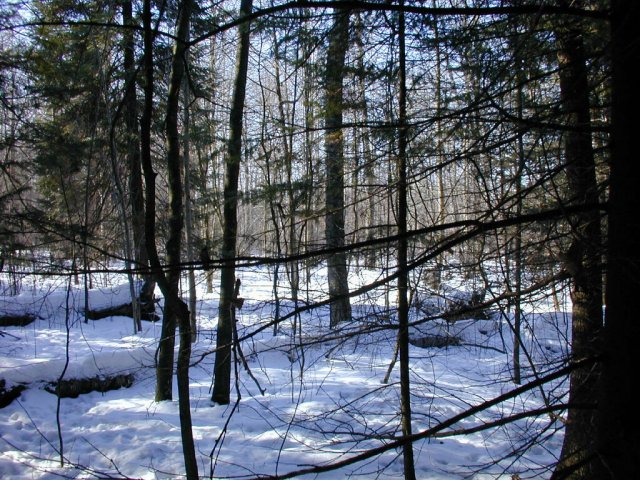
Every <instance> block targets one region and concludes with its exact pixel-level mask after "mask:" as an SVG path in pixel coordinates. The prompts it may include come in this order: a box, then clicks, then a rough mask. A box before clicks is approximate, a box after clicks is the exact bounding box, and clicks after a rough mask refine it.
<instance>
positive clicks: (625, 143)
mask: <svg viewBox="0 0 640 480" xmlns="http://www.w3.org/2000/svg"><path fill="white" fill-rule="evenodd" d="M638 25H640V2H630V1H623V0H614V1H613V2H612V22H611V31H612V45H613V68H612V72H613V82H612V89H613V99H612V100H613V101H612V105H613V108H612V130H611V142H612V146H613V147H612V151H611V176H610V184H609V188H610V194H609V216H608V226H609V231H608V257H607V288H606V305H607V311H606V322H605V331H604V362H603V368H602V382H601V392H600V396H599V404H598V405H599V407H598V417H599V418H598V434H597V439H598V447H599V448H598V458H599V459H600V460H601V463H600V464H599V466H600V467H601V469H600V470H599V471H597V472H596V473H597V475H596V476H594V477H592V478H598V479H606V478H611V479H627V478H637V475H638V452H640V436H639V435H638V432H639V431H640V421H639V420H638V415H637V408H638V406H637V403H638V397H637V393H636V389H637V381H636V380H635V375H637V372H638V371H640V356H639V355H638V338H640V322H638V305H637V303H636V301H635V299H636V298H637V296H638V292H639V291H640V241H639V239H640V222H638V212H639V211H640V188H639V187H640V176H639V175H638V164H639V162H638V122H637V120H634V119H635V118H636V117H637V116H638V112H639V111H640V90H639V89H638V75H637V73H635V71H634V69H633V68H631V66H632V65H638V64H640V43H639V42H638Z"/></svg>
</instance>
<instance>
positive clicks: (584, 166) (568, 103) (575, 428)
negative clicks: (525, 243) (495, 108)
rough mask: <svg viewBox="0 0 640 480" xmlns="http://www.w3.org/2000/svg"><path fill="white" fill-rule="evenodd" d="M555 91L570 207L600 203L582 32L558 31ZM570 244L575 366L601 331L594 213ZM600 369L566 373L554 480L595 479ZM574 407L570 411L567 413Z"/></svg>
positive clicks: (582, 220) (581, 218) (578, 219)
mask: <svg viewBox="0 0 640 480" xmlns="http://www.w3.org/2000/svg"><path fill="white" fill-rule="evenodd" d="M558 44H559V53H558V56H559V66H560V91H561V93H560V94H561V101H562V107H563V111H564V114H565V115H566V117H567V122H568V124H569V125H571V126H573V127H576V129H575V130H573V131H570V132H567V133H566V134H565V135H566V136H565V161H566V174H567V182H568V187H569V188H568V193H569V202H570V203H571V204H574V205H575V204H587V205H588V204H592V205H593V204H597V203H598V200H599V195H598V185H597V180H596V173H595V161H594V154H593V148H592V144H591V132H590V126H591V120H590V112H589V86H588V78H587V67H586V59H585V54H584V46H583V41H582V37H581V32H580V31H579V30H577V29H574V28H561V30H560V31H559V32H558ZM569 221H570V223H571V225H572V229H573V232H572V243H571V246H570V248H569V251H568V253H567V254H566V255H565V257H566V261H565V264H566V265H565V266H566V268H567V269H568V270H569V273H570V274H571V277H572V286H571V300H572V302H573V313H572V318H571V320H572V345H571V355H572V357H573V359H574V360H581V359H584V358H588V357H594V356H596V355H598V354H599V344H598V340H599V336H600V330H601V328H602V279H601V275H602V273H601V261H600V257H601V255H602V245H601V232H600V228H601V227H600V213H599V211H598V210H597V209H595V208H594V209H593V210H590V211H586V212H584V213H582V214H579V215H576V216H575V217H574V218H571V219H570V220H569ZM598 377H599V369H598V368H597V366H596V367H594V368H591V367H589V368H580V369H576V370H574V371H573V372H572V373H571V376H570V392H569V405H570V407H569V410H568V412H567V423H566V428H565V438H564V444H563V447H562V453H561V456H560V462H559V464H558V466H557V468H556V471H555V473H554V478H573V479H590V478H596V477H594V476H593V475H594V471H593V468H594V465H595V463H594V460H595V457H594V444H595V438H596V416H595V415H596V411H595V408H594V407H589V405H592V404H593V403H594V399H595V398H596V396H597V388H598V380H599V378H598ZM571 405H574V406H575V408H572V407H571Z"/></svg>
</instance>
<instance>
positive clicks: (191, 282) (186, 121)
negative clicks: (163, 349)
mask: <svg viewBox="0 0 640 480" xmlns="http://www.w3.org/2000/svg"><path fill="white" fill-rule="evenodd" d="M185 61H186V59H185ZM182 84H183V93H184V98H183V102H184V107H183V108H184V112H183V117H182V122H183V123H182V129H183V132H182V138H183V142H184V145H183V147H182V149H183V152H184V155H183V163H184V223H185V224H184V226H185V240H186V243H187V261H188V262H190V263H191V262H193V261H195V259H196V258H195V253H194V251H193V242H194V238H193V208H192V206H191V162H190V159H191V157H190V152H189V149H190V148H191V145H190V120H191V119H190V115H189V98H190V97H189V83H188V82H187V81H186V79H185V80H184V81H183V82H182ZM187 275H188V277H187V278H188V280H187V281H188V286H189V314H190V315H189V322H190V324H191V341H192V342H195V341H196V336H197V334H198V330H197V325H196V313H197V311H196V310H197V308H196V306H197V297H196V275H195V272H194V269H193V267H191V268H189V270H188V272H187Z"/></svg>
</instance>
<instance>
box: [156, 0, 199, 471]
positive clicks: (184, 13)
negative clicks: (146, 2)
mask: <svg viewBox="0 0 640 480" xmlns="http://www.w3.org/2000/svg"><path fill="white" fill-rule="evenodd" d="M191 6H192V3H191V0H183V1H182V3H181V4H180V11H179V14H178V22H177V23H178V26H177V32H176V40H175V46H174V50H173V58H172V63H171V76H170V79H169V93H168V96H167V115H166V119H165V126H166V145H167V176H168V182H169V238H168V239H167V243H166V251H167V264H168V276H167V278H166V280H165V279H164V276H163V277H161V281H160V282H159V285H160V288H161V289H162V293H163V294H164V298H165V316H164V318H163V324H162V339H161V346H160V351H159V353H158V368H159V369H160V368H162V373H163V374H167V373H168V372H170V371H171V369H172V367H173V354H174V349H173V346H174V342H175V339H174V337H175V328H176V320H177V321H178V324H179V326H180V346H179V350H178V363H177V368H176V371H177V380H178V399H179V412H180V432H181V439H182V452H183V456H184V465H185V473H186V476H187V478H188V479H190V480H191V479H194V480H195V479H197V478H198V464H197V462H196V454H195V445H194V441H193V433H192V425H191V407H190V401H189V360H190V358H191V323H190V314H189V310H188V308H187V306H186V305H185V303H184V302H183V301H182V299H181V298H180V297H179V292H178V284H179V281H180V270H181V268H180V262H181V259H180V247H181V241H182V234H183V227H184V205H183V198H184V192H183V189H182V162H181V157H180V133H179V130H178V112H179V108H180V92H181V90H182V82H183V78H184V73H185V69H186V56H187V45H186V42H187V40H188V39H189V25H190V17H191ZM162 342H164V343H162ZM165 348H166V350H165ZM159 380H160V379H159ZM164 380H167V379H166V378H164ZM168 381H169V382H171V375H169V377H168ZM158 383H160V382H158Z"/></svg>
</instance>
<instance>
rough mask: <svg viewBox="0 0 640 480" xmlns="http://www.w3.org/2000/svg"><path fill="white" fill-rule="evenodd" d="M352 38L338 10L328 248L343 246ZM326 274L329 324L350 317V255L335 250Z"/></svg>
mask: <svg viewBox="0 0 640 480" xmlns="http://www.w3.org/2000/svg"><path fill="white" fill-rule="evenodd" d="M348 40H349V13H348V12H345V11H339V12H337V13H336V17H335V21H334V24H333V27H332V29H331V32H330V33H329V50H328V52H327V64H326V71H325V81H326V106H325V108H326V112H325V128H326V133H325V154H326V168H327V188H326V196H325V204H326V216H325V236H326V242H327V247H328V248H340V247H342V246H344V236H345V235H344V234H345V232H344V139H343V133H342V111H343V108H344V107H343V98H342V97H343V92H342V90H343V87H342V83H343V78H344V63H345V57H346V53H347V45H348ZM327 278H328V283H329V296H330V297H331V298H332V299H334V300H333V302H332V303H331V307H330V309H331V313H330V325H331V327H332V328H333V327H335V326H337V325H338V324H339V323H340V322H343V321H345V320H349V319H351V303H350V302H349V297H348V295H349V283H348V278H347V255H346V254H345V253H344V252H337V253H332V254H330V255H329V257H328V259H327Z"/></svg>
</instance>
